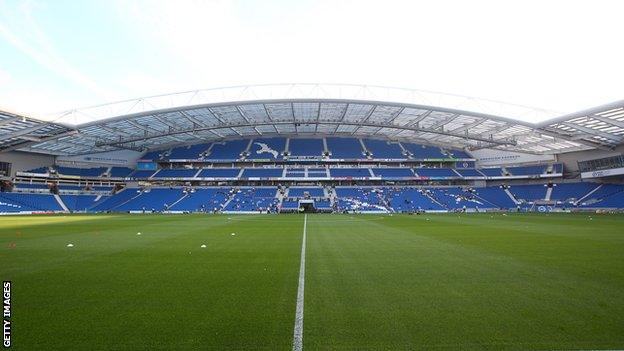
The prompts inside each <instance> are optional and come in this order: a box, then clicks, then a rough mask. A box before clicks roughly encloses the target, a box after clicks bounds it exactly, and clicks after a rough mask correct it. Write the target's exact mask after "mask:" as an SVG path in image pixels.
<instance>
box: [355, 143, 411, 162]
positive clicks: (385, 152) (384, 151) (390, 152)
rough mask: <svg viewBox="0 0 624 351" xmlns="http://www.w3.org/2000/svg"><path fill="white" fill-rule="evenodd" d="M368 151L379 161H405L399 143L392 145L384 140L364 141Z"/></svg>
mask: <svg viewBox="0 0 624 351" xmlns="http://www.w3.org/2000/svg"><path fill="white" fill-rule="evenodd" d="M364 145H366V149H367V150H368V151H369V152H370V153H371V155H372V157H373V158H377V159H405V158H406V156H405V155H404V154H403V150H402V149H401V146H399V143H390V142H388V141H384V140H375V139H367V140H364Z"/></svg>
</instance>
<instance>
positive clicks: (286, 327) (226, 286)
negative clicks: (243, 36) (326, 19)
mask: <svg viewBox="0 0 624 351" xmlns="http://www.w3.org/2000/svg"><path fill="white" fill-rule="evenodd" d="M0 29H1V28H0ZM510 84H511V83H510ZM6 102H7V101H4V103H5V105H6ZM0 182H1V183H0V190H1V191H0V275H1V277H2V279H3V281H4V283H3V312H4V323H3V326H4V334H3V335H4V339H3V340H4V347H7V348H8V347H10V348H14V349H17V350H111V349H115V350H122V349H129V350H135V349H141V350H178V349H185V350H186V349H209V350H618V349H624V100H615V101H611V102H609V101H605V102H604V103H602V104H596V105H594V106H587V108H584V109H578V110H575V111H573V112H568V113H561V114H559V113H556V112H552V111H550V110H548V109H539V108H533V107H528V106H526V105H522V104H512V103H503V102H499V101H498V100H494V99H478V98H474V97H468V96H464V95H461V94H445V93H439V92H435V91H429V90H417V89H406V88H393V87H388V86H383V85H373V84H367V85H363V84H338V83H323V84H321V83H288V84H256V85H234V86H229V87H225V88H210V89H197V90H187V91H183V92H178V93H166V94H155V95H150V96H147V97H142V98H138V99H126V100H119V101H118V102H113V103H104V104H94V105H91V106H88V107H83V108H73V109H69V110H65V111H64V112H60V113H55V114H54V115H52V116H39V115H37V114H35V113H33V114H29V113H18V112H15V111H14V110H12V109H8V108H7V109H5V110H2V111H0Z"/></svg>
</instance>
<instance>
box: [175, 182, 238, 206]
mask: <svg viewBox="0 0 624 351" xmlns="http://www.w3.org/2000/svg"><path fill="white" fill-rule="evenodd" d="M230 190H231V188H197V189H194V191H192V192H191V191H187V192H186V194H185V196H183V197H182V199H181V200H180V201H178V202H176V203H175V204H174V205H173V206H171V207H170V208H169V210H171V211H186V212H210V211H217V210H221V209H222V208H223V204H224V203H225V201H226V199H227V198H228V194H229V192H230Z"/></svg>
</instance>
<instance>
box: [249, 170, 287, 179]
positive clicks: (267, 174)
mask: <svg viewBox="0 0 624 351" xmlns="http://www.w3.org/2000/svg"><path fill="white" fill-rule="evenodd" d="M283 172H284V170H283V169H282V168H245V170H244V171H243V175H242V177H243V178H279V177H281V176H282V173H283Z"/></svg>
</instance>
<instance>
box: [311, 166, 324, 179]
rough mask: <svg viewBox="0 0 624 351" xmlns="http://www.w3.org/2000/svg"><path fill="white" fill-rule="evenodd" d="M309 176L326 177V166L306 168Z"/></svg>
mask: <svg viewBox="0 0 624 351" xmlns="http://www.w3.org/2000/svg"><path fill="white" fill-rule="evenodd" d="M308 177H309V178H327V168H308Z"/></svg>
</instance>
